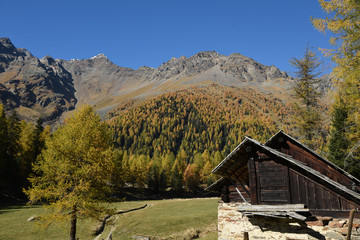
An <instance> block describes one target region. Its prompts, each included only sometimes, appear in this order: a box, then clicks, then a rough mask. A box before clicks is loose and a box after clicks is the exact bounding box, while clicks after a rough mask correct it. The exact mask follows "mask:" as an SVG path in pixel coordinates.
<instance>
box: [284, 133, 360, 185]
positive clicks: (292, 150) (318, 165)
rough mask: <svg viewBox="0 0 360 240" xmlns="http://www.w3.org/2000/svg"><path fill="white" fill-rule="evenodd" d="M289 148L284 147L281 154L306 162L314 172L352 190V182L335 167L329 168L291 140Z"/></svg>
mask: <svg viewBox="0 0 360 240" xmlns="http://www.w3.org/2000/svg"><path fill="white" fill-rule="evenodd" d="M286 144H287V147H282V148H281V149H280V151H281V152H283V153H285V154H287V155H290V156H292V157H293V158H294V159H296V160H299V161H301V162H304V163H305V164H306V165H307V166H308V167H311V168H313V169H314V170H316V171H318V172H320V173H322V174H324V175H325V176H327V177H329V178H331V179H332V180H334V181H336V182H338V183H341V184H342V185H344V186H346V187H348V188H351V186H352V183H353V182H352V180H351V179H349V178H348V177H347V176H346V175H344V174H342V173H340V172H339V171H337V170H336V169H334V168H333V167H331V166H329V165H328V164H327V163H326V162H323V161H322V160H320V159H318V158H317V157H316V156H314V155H313V154H311V153H310V152H308V151H306V150H304V149H302V148H300V147H299V146H297V145H295V144H293V143H291V142H290V141H289V140H288V141H286Z"/></svg>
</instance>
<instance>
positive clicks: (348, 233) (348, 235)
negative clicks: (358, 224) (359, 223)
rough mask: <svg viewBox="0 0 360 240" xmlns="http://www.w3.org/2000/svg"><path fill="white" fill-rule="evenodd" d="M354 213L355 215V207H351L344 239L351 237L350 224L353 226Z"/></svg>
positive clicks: (347, 239)
mask: <svg viewBox="0 0 360 240" xmlns="http://www.w3.org/2000/svg"><path fill="white" fill-rule="evenodd" d="M354 215H355V209H351V211H350V215H349V223H348V224H349V227H348V231H347V234H346V240H350V239H351V230H352V226H353V220H354Z"/></svg>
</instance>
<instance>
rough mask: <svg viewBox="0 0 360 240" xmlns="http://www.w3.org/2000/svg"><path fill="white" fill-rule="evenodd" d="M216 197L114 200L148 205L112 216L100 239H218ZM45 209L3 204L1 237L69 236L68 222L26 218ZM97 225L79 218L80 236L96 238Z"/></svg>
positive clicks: (129, 205)
mask: <svg viewBox="0 0 360 240" xmlns="http://www.w3.org/2000/svg"><path fill="white" fill-rule="evenodd" d="M217 201H218V199H216V198H210V199H209V198H207V199H174V200H159V201H132V202H121V203H114V204H113V205H114V207H115V208H116V209H118V210H127V209H131V208H136V207H140V206H143V205H144V204H148V206H147V207H146V208H144V209H140V210H137V211H133V212H129V213H125V214H121V215H116V216H114V217H112V218H111V221H110V222H109V224H107V227H106V228H105V230H104V232H103V234H102V235H101V236H100V237H99V238H98V239H106V237H107V236H108V234H109V232H110V231H112V237H113V239H121V240H123V239H124V240H125V239H133V238H132V236H147V237H150V238H151V239H192V238H191V237H193V236H194V235H199V238H200V239H208V240H211V239H217V230H216V223H217ZM43 212H44V209H43V208H42V207H41V206H35V207H31V208H30V207H27V206H0V239H68V238H69V236H68V235H69V223H64V224H53V225H51V226H50V227H49V228H48V229H46V230H42V229H41V228H40V227H39V226H37V224H36V223H35V222H28V221H27V219H28V218H29V217H31V216H33V215H40V214H41V213H43ZM97 225H98V223H97V222H95V221H93V220H89V219H86V220H81V221H79V223H78V228H77V237H78V238H79V239H80V240H81V239H95V237H94V236H92V232H93V230H94V229H95V227H96V226H97Z"/></svg>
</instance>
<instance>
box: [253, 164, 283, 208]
mask: <svg viewBox="0 0 360 240" xmlns="http://www.w3.org/2000/svg"><path fill="white" fill-rule="evenodd" d="M256 175H257V192H258V199H259V204H284V203H290V197H289V180H288V170H287V167H286V166H283V165H281V164H278V163H276V162H274V161H272V160H258V161H256Z"/></svg>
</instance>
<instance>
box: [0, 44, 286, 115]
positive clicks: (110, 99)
mask: <svg viewBox="0 0 360 240" xmlns="http://www.w3.org/2000/svg"><path fill="white" fill-rule="evenodd" d="M292 80H293V79H292V77H290V76H289V75H288V74H287V73H286V72H282V71H280V70H279V69H278V68H276V67H275V66H265V65H262V64H260V63H258V62H256V61H255V60H253V59H251V58H248V57H246V56H243V55H241V54H239V53H234V54H231V55H229V56H225V55H221V54H219V53H216V52H214V51H207V52H200V53H197V54H195V55H193V56H191V57H184V56H182V57H180V58H172V59H170V60H169V61H167V62H165V63H163V64H161V65H160V66H159V67H158V68H150V67H145V66H143V67H140V68H138V69H137V70H135V69H131V68H126V67H120V66H117V65H116V64H114V63H112V62H111V61H110V60H109V59H108V58H107V57H106V56H105V55H104V54H99V55H97V56H94V57H92V58H90V59H82V60H78V59H72V60H61V59H53V58H52V57H50V56H45V57H44V58H42V59H38V58H36V57H34V56H33V55H32V54H31V53H30V52H29V51H27V50H26V49H20V48H16V47H15V46H14V45H13V44H12V43H11V41H10V40H9V39H8V38H0V101H1V102H2V103H3V104H4V105H5V106H6V108H7V109H16V110H17V111H18V113H19V114H20V115H21V116H23V117H24V118H27V119H30V120H36V118H38V117H42V118H44V119H45V120H51V119H56V118H57V117H58V116H60V115H61V114H62V113H64V112H67V111H70V110H72V109H74V108H75V106H76V105H77V104H78V105H79V104H91V105H93V106H94V107H95V109H96V110H98V111H99V112H100V113H102V114H105V113H107V112H109V111H110V110H111V109H112V108H113V107H116V106H117V105H119V104H120V103H121V102H123V101H127V100H129V99H145V98H147V97H150V96H155V95H158V94H161V93H164V92H168V91H174V90H178V89H183V88H187V87H192V86H198V85H204V84H205V85H206V84H209V83H216V84H220V85H225V86H236V87H245V86H246V87H248V86H250V87H257V88H260V89H263V90H265V91H275V90H276V91H287V89H288V88H289V87H290V86H291V83H292Z"/></svg>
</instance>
